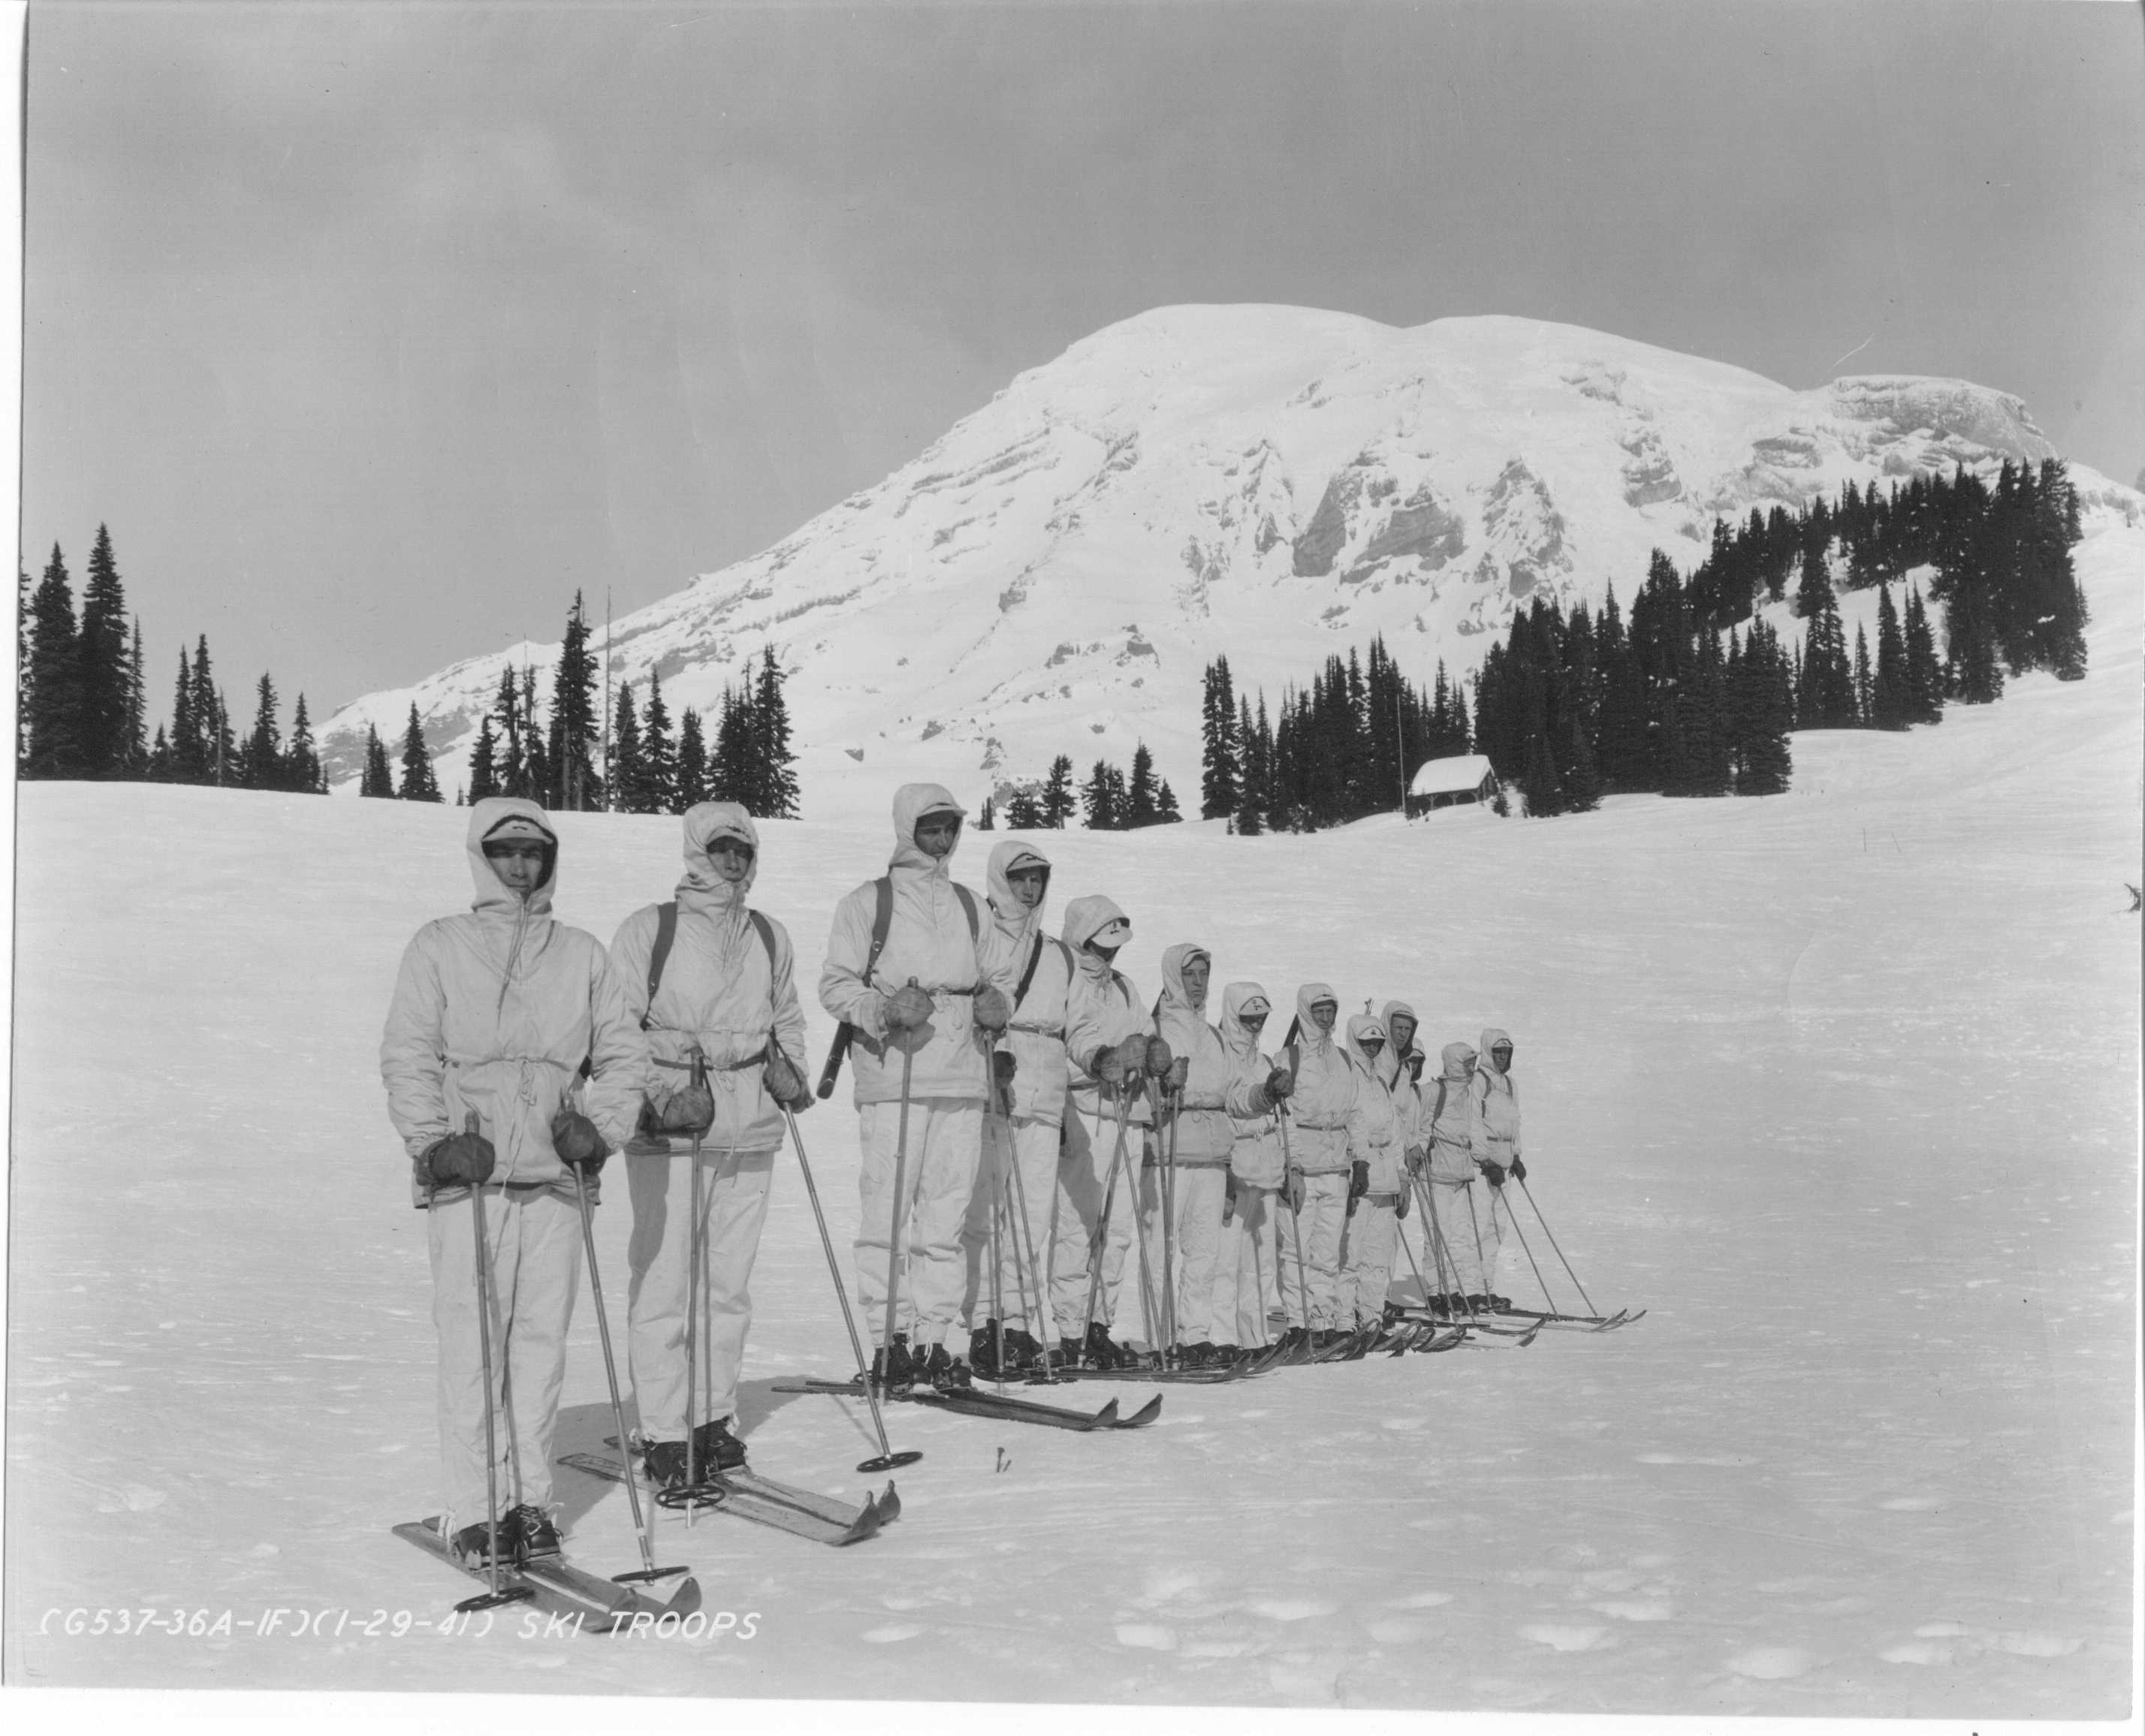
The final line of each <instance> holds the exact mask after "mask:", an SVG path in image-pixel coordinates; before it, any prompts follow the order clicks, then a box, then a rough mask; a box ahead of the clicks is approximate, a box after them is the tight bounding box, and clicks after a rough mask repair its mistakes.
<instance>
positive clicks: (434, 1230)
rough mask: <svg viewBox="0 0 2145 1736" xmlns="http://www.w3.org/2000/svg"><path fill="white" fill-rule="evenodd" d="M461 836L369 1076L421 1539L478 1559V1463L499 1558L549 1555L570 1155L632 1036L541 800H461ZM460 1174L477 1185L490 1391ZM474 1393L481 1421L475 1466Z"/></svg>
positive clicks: (629, 1072) (617, 1099)
mask: <svg viewBox="0 0 2145 1736" xmlns="http://www.w3.org/2000/svg"><path fill="white" fill-rule="evenodd" d="M465 848H466V849H467V852H468V856H469V866H470V879H471V881H472V882H473V883H475V892H476V896H475V901H474V902H473V903H472V904H471V906H470V910H469V911H468V912H467V913H465V914H462V915H456V916H450V917H444V918H440V920H439V921H437V922H433V923H426V925H425V927H423V928H421V929H419V930H418V931H417V934H416V938H414V939H413V940H411V943H410V944H409V947H408V948H407V949H406V950H405V952H404V953H403V955H402V964H401V971H400V972H399V973H398V975H397V976H396V982H395V994H394V998H393V1000H392V1001H391V1002H390V1004H389V1007H388V1011H387V1022H386V1030H385V1032H384V1033H383V1034H382V1036H381V1045H380V1074H381V1079H382V1081H383V1082H385V1083H386V1087H387V1112H388V1115H389V1117H390V1119H391V1120H392V1121H393V1122H394V1124H395V1131H396V1132H397V1133H399V1134H401V1137H402V1143H403V1147H404V1148H405V1150H406V1152H408V1154H409V1157H410V1160H411V1164H412V1166H414V1171H415V1173H414V1174H413V1176H412V1178H411V1186H412V1192H413V1195H414V1197H415V1200H416V1203H417V1204H418V1205H419V1206H429V1210H428V1211H427V1224H426V1230H427V1235H428V1239H429V1241H430V1251H431V1264H432V1321H433V1325H434V1326H435V1328H436V1329H437V1331H438V1334H439V1346H440V1360H439V1384H438V1400H439V1418H440V1468H441V1470H442V1472H443V1474H444V1476H445V1495H446V1505H445V1510H444V1512H443V1513H442V1515H441V1517H440V1530H441V1535H444V1536H445V1537H447V1538H449V1539H450V1540H452V1541H453V1543H454V1545H455V1549H456V1550H457V1551H458V1552H459V1553H460V1554H461V1555H462V1557H463V1559H465V1560H472V1561H474V1560H481V1559H485V1558H486V1556H487V1555H488V1551H489V1541H490V1540H489V1531H490V1525H489V1521H490V1518H491V1517H492V1515H490V1513H489V1512H488V1511H487V1508H488V1504H489V1500H490V1493H489V1491H490V1485H491V1482H492V1480H493V1479H494V1478H496V1479H497V1480H498V1481H499V1483H500V1487H501V1488H502V1489H504V1490H505V1491H507V1492H506V1494H505V1500H504V1501H503V1503H502V1505H505V1506H506V1507H507V1508H508V1510H507V1511H505V1512H504V1513H501V1514H500V1515H497V1517H498V1519H499V1521H500V1523H499V1539H500V1555H501V1557H502V1558H509V1557H512V1558H519V1559H530V1558H531V1557H534V1556H539V1555H545V1554H557V1553H558V1550H559V1533H558V1527H557V1524H556V1521H555V1518H554V1516H553V1513H552V1488H551V1459H552V1435H553V1431H554V1429H555V1425H556V1422H557V1418H558V1408H559V1390H560V1382H561V1381H562V1380H563V1379H564V1376H565V1358H566V1329H567V1326H568V1323H569V1322H570V1320H571V1318H572V1316H573V1308H574V1290H575V1281H576V1275H577V1274H578V1273H579V1271H580V1261H581V1235H580V1213H579V1209H578V1206H577V1203H576V1196H575V1176H574V1174H573V1172H572V1169H571V1168H570V1165H573V1166H580V1168H581V1169H582V1171H583V1172H584V1175H585V1176H587V1177H588V1178H589V1179H590V1181H591V1183H592V1182H593V1177H594V1172H595V1170H597V1169H598V1168H600V1166H601V1165H602V1161H603V1155H604V1153H605V1152H606V1151H607V1150H608V1149H610V1148H614V1147H617V1146H619V1145H620V1144H623V1143H624V1142H625V1139H626V1138H627V1137H628V1136H629V1135H630V1134H631V1132H633V1126H634V1122H635V1117H637V1116H638V1115H639V1113H640V1103H641V1095H642V1092H644V1090H645V1088H646V1087H647V1084H648V1073H649V1069H648V1051H647V1046H646V1044H645V1042H644V1041H643V1039H642V1037H641V1034H640V1027H638V1026H637V1025H636V1024H635V1021H634V1019H633V1017H632V1016H631V1015H630V1013H629V1012H627V1011H626V1007H625V1000H624V997H622V996H621V995H620V992H619V991H618V987H617V984H616V983H615V981H614V980H613V979H612V977H611V976H610V972H609V971H608V969H607V968H606V966H605V958H604V949H603V948H602V947H601V946H600V945H599V944H598V943H597V942H596V941H595V938H593V937H592V936H590V935H587V934H585V933H582V932H581V931H580V929H578V928H568V927H566V926H565V923H560V922H556V921H555V920H554V919H553V918H552V916H551V900H552V897H553V895H554V894H555V892H556V891H557V889H558V879H559V876H558V854H559V840H558V838H557V835H556V834H555V833H554V832H553V831H552V829H551V826H550V821H549V820H548V819H547V818H545V814H544V810H543V809H542V808H539V807H538V806H537V805H536V804H535V803H534V802H526V801H522V800H520V799H519V798H497V797H493V798H486V799H485V800H483V801H480V802H479V803H477V804H476V805H475V807H474V808H471V809H470V818H469V828H468V835H467V838H466V845H465ZM583 1062H586V1063H587V1064H588V1067H589V1068H590V1074H589V1077H588V1080H587V1082H586V1084H585V1085H580V1083H579V1078H580V1070H581V1067H582V1064H583ZM577 1087H578V1088H577ZM471 1184H474V1185H475V1186H479V1187H480V1188H481V1189H482V1190H483V1193H484V1206H485V1211H484V1227H485V1266H486V1268H487V1270H488V1271H489V1275H490V1276H489V1279H488V1282H489V1284H490V1288H491V1296H492V1304H491V1314H492V1333H491V1347H492V1352H493V1355H492V1390H491V1391H490V1393H487V1392H486V1391H485V1381H484V1375H483V1361H482V1356H481V1339H480V1331H479V1321H480V1316H479V1313H478V1308H477V1292H476V1278H477V1271H478V1267H477V1264H476V1247H475V1231H474V1227H473V1224H472V1219H473V1217H474V1216H475V1206H473V1205H472V1204H471V1201H470V1185H471ZM488 1406H489V1407H490V1409H491V1412H492V1414H493V1415H495V1417H497V1418H499V1419H500V1420H501V1424H500V1425H497V1426H495V1436H496V1445H497V1453H498V1456H497V1458H496V1459H495V1460H493V1461H492V1462H491V1463H490V1465H487V1463H486V1459H485V1420H486V1415H487V1407H488Z"/></svg>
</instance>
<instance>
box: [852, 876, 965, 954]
mask: <svg viewBox="0 0 2145 1736" xmlns="http://www.w3.org/2000/svg"><path fill="white" fill-rule="evenodd" d="M879 884H880V885H882V886H883V887H884V888H886V890H887V898H888V906H887V913H888V918H889V920H890V919H891V918H892V916H893V903H892V899H893V881H892V880H891V879H886V880H882V881H880V882H879ZM949 884H950V885H951V886H952V887H953V896H954V897H956V898H958V899H959V900H960V901H961V912H962V914H963V915H964V916H966V917H967V918H968V942H969V944H970V945H972V946H973V945H974V944H975V943H977V942H978V941H980V940H981V939H982V938H983V915H982V913H980V912H979V911H978V909H977V908H976V895H975V894H974V893H972V892H970V891H969V890H968V888H967V887H965V886H963V885H962V884H961V883H960V882H959V881H958V880H954V881H951V882H949ZM878 932H879V933H882V934H883V933H884V932H885V931H884V930H883V929H882V930H880V931H878ZM877 956H878V955H877V954H876V953H874V954H873V957H877Z"/></svg>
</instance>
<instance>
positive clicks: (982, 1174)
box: [961, 1116, 1083, 1344]
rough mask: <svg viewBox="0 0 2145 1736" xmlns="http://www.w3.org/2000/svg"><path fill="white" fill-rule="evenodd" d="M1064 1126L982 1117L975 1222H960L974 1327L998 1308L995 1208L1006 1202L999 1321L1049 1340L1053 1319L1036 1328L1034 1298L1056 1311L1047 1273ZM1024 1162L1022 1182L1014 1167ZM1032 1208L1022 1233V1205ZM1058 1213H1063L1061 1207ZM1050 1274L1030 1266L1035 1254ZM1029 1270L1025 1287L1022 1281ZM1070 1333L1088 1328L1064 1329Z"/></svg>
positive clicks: (966, 1320)
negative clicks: (993, 1272)
mask: <svg viewBox="0 0 2145 1736" xmlns="http://www.w3.org/2000/svg"><path fill="white" fill-rule="evenodd" d="M1063 1142H1064V1134H1063V1130H1062V1129H1061V1128H1060V1127H1058V1123H1057V1122H1046V1121H1038V1120H1036V1119H1034V1118H1033V1117H1028V1116H1015V1117H1013V1118H1011V1119H1010V1120H1008V1119H1007V1118H1006V1117H1003V1116H986V1117H984V1118H983V1163H982V1165H981V1166H979V1167H978V1170H977V1171H976V1191H975V1195H974V1197H973V1199H971V1200H970V1201H969V1203H968V1220H967V1221H966V1222H965V1223H963V1225H962V1226H961V1247H962V1251H963V1254H964V1255H965V1256H967V1262H968V1285H967V1289H966V1290H965V1291H964V1292H963V1296H962V1304H961V1320H962V1322H963V1324H964V1325H966V1326H970V1327H972V1328H973V1327H974V1326H978V1324H980V1323H981V1322H982V1321H983V1320H984V1319H985V1318H986V1317H987V1316H988V1315H989V1313H990V1310H991V1281H990V1264H991V1213H992V1211H993V1208H994V1206H999V1205H1001V1203H1002V1205H1003V1213H1004V1215H1003V1216H1002V1217H1001V1218H1000V1219H999V1221H998V1307H999V1308H1000V1310H1001V1312H1000V1314H999V1315H998V1319H999V1320H1000V1321H1003V1323H1004V1324H1005V1325H1006V1326H1008V1327H1018V1328H1020V1329H1021V1330H1023V1331H1027V1332H1028V1333H1031V1334H1033V1336H1035V1337H1037V1338H1038V1339H1041V1340H1042V1341H1043V1342H1044V1343H1046V1344H1047V1343H1048V1342H1049V1326H1050V1322H1048V1321H1044V1322H1042V1323H1041V1324H1040V1326H1036V1325H1031V1324H1030V1323H1029V1320H1028V1316H1029V1315H1030V1313H1031V1312H1033V1311H1032V1310H1031V1309H1030V1307H1029V1306H1028V1303H1029V1301H1030V1300H1031V1299H1033V1300H1037V1301H1041V1303H1042V1304H1043V1308H1044V1309H1045V1310H1046V1311H1049V1312H1051V1313H1053V1314H1054V1313H1055V1312H1056V1308H1055V1306H1054V1305H1053V1303H1052V1302H1051V1301H1049V1299H1048V1296H1049V1292H1048V1280H1047V1271H1048V1267H1049V1265H1050V1257H1051V1256H1050V1240H1051V1237H1050V1231H1051V1218H1052V1208H1053V1206H1057V1203H1058V1160H1059V1158H1060V1157H1062V1156H1063V1150H1064V1144H1063ZM1015 1164H1018V1166H1019V1172H1020V1179H1019V1181H1018V1185H1015V1183H1014V1181H1013V1165H1015ZM1023 1200H1024V1201H1026V1203H1027V1206H1028V1234H1027V1236H1025V1237H1024V1238H1023V1236H1021V1225H1020V1216H1019V1214H1020V1208H1021V1205H1022V1202H1023ZM1058 1216H1063V1212H1062V1211H1060V1212H1059V1213H1058ZM1030 1249H1033V1251H1034V1253H1035V1257H1036V1259H1037V1260H1038V1261H1041V1262H1042V1264H1043V1267H1044V1268H1045V1271H1043V1272H1035V1271H1030V1270H1029V1266H1028V1252H1029V1250H1030ZM1023 1275H1025V1276H1026V1279H1027V1285H1026V1289H1025V1291H1023V1285H1022V1279H1023ZM1060 1325H1061V1326H1063V1323H1062V1322H1061V1323H1060ZM1063 1330H1064V1331H1067V1332H1068V1333H1077V1332H1078V1331H1082V1330H1083V1326H1063Z"/></svg>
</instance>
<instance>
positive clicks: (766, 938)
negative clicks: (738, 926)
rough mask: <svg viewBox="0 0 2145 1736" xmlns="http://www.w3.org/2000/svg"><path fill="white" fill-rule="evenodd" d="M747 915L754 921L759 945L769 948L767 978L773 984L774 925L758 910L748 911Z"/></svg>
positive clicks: (774, 967)
mask: <svg viewBox="0 0 2145 1736" xmlns="http://www.w3.org/2000/svg"><path fill="white" fill-rule="evenodd" d="M745 914H746V916H748V917H749V918H751V919H752V925H753V927H754V928H756V929H757V930H759V943H760V944H761V945H762V946H764V947H765V948H767V977H768V981H769V982H770V983H772V982H774V972H775V969H776V966H775V963H774V923H770V922H769V921H768V919H767V918H765V917H764V916H762V915H761V914H760V913H759V912H758V911H757V910H748V911H746V912H745Z"/></svg>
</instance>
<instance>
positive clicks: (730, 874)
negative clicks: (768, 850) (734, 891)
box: [708, 838, 752, 886]
mask: <svg viewBox="0 0 2145 1736" xmlns="http://www.w3.org/2000/svg"><path fill="white" fill-rule="evenodd" d="M708 860H709V862H710V863H713V864H714V870H715V872H716V873H718V874H720V875H721V876H722V877H723V878H724V879H725V880H727V881H728V882H729V883H730V884H731V885H733V886H736V885H738V884H739V883H741V882H743V880H744V877H745V876H746V875H747V874H749V873H751V872H752V846H751V845H750V844H749V843H746V842H745V841H744V839H743V838H716V839H714V841H713V842H712V843H709V846H708Z"/></svg>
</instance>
